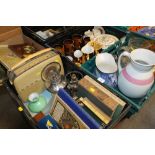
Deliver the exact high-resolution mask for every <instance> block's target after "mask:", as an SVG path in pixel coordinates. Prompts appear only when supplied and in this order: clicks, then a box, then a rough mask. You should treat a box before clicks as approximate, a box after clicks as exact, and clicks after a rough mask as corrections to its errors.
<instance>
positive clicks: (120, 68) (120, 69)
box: [118, 51, 130, 73]
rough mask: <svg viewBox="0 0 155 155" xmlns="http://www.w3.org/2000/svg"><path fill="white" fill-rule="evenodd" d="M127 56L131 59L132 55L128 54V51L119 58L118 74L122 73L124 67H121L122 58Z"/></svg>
mask: <svg viewBox="0 0 155 155" xmlns="http://www.w3.org/2000/svg"><path fill="white" fill-rule="evenodd" d="M123 56H125V57H128V58H129V59H130V53H129V52H127V51H124V52H123V53H122V54H121V55H120V56H119V58H118V72H119V73H120V72H121V71H122V69H123V68H122V66H121V59H122V57H123Z"/></svg>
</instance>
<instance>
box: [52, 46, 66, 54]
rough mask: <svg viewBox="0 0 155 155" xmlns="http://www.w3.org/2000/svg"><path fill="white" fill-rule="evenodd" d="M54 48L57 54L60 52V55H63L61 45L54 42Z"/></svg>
mask: <svg viewBox="0 0 155 155" xmlns="http://www.w3.org/2000/svg"><path fill="white" fill-rule="evenodd" d="M53 48H54V49H55V50H56V52H58V53H59V54H61V55H63V56H64V55H65V54H64V49H63V45H60V44H56V45H54V47H53Z"/></svg>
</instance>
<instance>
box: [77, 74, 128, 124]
mask: <svg viewBox="0 0 155 155" xmlns="http://www.w3.org/2000/svg"><path fill="white" fill-rule="evenodd" d="M78 95H79V96H81V97H83V98H86V97H87V98H88V99H89V100H90V101H88V99H87V100H86V99H85V102H84V104H85V105H86V106H87V107H89V108H90V109H92V110H93V111H94V112H96V111H98V113H100V114H98V115H101V111H102V112H103V113H104V115H103V114H102V116H103V117H105V120H106V122H109V117H110V118H112V119H113V118H115V117H118V115H120V113H121V111H122V110H123V108H124V106H125V104H126V103H125V102H124V101H123V100H121V99H120V98H119V97H117V96H116V95H114V94H112V93H111V92H110V91H109V90H107V89H106V88H104V87H103V86H101V85H100V84H99V83H97V82H96V81H95V80H93V79H92V78H90V77H89V76H87V75H86V76H85V77H84V78H82V79H81V80H80V81H79V88H78ZM98 109H100V110H98Z"/></svg>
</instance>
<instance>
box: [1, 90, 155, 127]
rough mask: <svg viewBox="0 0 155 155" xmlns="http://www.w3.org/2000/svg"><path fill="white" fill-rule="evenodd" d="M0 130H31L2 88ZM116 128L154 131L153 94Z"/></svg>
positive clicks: (154, 101)
mask: <svg viewBox="0 0 155 155" xmlns="http://www.w3.org/2000/svg"><path fill="white" fill-rule="evenodd" d="M0 107H1V108H0V128H1V129H2V128H3V129H30V128H32V127H31V126H30V125H29V124H28V122H27V121H26V120H25V119H24V117H23V115H22V114H21V113H20V112H19V111H18V110H17V106H16V104H15V102H14V100H13V99H12V98H11V97H10V96H9V95H8V93H7V91H6V89H5V88H4V87H0ZM116 128H120V129H149V128H151V129H155V94H154V95H153V96H152V97H151V98H150V100H149V101H148V102H147V103H146V104H145V105H144V107H143V108H142V109H141V110H140V112H138V113H137V114H135V115H133V116H132V117H131V118H130V119H124V120H123V121H121V122H120V123H119V124H118V125H117V126H116Z"/></svg>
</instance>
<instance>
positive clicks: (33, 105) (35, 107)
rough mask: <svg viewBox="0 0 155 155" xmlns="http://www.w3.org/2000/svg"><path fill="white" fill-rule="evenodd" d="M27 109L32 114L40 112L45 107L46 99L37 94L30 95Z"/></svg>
mask: <svg viewBox="0 0 155 155" xmlns="http://www.w3.org/2000/svg"><path fill="white" fill-rule="evenodd" d="M28 101H29V104H28V108H29V110H30V111H31V112H33V113H38V112H41V111H42V110H43V109H44V108H45V106H46V105H47V102H46V99H45V98H44V96H41V95H39V94H38V93H32V94H30V95H29V97H28Z"/></svg>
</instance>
